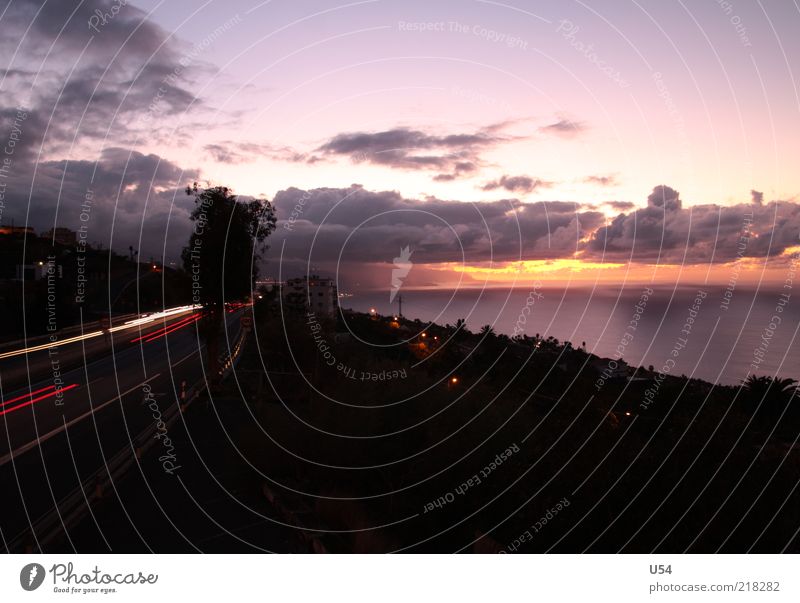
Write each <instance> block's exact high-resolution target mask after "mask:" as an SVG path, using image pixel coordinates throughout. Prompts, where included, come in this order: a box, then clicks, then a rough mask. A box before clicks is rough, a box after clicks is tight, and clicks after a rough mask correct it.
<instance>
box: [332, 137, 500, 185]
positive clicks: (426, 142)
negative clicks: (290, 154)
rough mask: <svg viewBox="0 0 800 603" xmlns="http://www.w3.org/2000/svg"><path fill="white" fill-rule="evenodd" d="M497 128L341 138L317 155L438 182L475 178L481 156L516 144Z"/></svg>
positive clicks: (334, 139)
mask: <svg viewBox="0 0 800 603" xmlns="http://www.w3.org/2000/svg"><path fill="white" fill-rule="evenodd" d="M505 125H506V124H494V125H491V126H488V127H486V128H484V129H483V130H480V131H478V132H475V133H468V134H448V135H436V134H429V133H427V132H423V131H421V130H414V129H410V128H395V129H393V130H385V131H382V132H349V133H343V134H338V135H336V136H334V137H333V138H331V139H330V140H329V141H328V142H326V143H325V144H323V145H321V146H320V147H319V148H318V149H317V151H318V152H320V153H323V154H325V155H340V156H347V157H349V158H350V159H351V160H352V161H354V162H356V163H362V162H368V163H372V164H375V165H383V166H388V167H391V168H395V169H403V170H435V171H437V172H439V174H438V175H436V177H435V178H434V179H435V180H438V181H448V180H454V179H456V178H461V177H464V176H468V175H472V174H473V173H474V172H475V171H476V170H477V169H478V168H479V167H480V166H481V165H483V162H482V160H481V153H482V152H483V151H484V150H486V149H490V148H493V147H496V146H498V145H500V144H502V143H504V142H507V141H509V140H512V139H511V138H510V137H508V136H504V135H502V134H500V133H499V131H500V130H501V129H502V128H503V127H505Z"/></svg>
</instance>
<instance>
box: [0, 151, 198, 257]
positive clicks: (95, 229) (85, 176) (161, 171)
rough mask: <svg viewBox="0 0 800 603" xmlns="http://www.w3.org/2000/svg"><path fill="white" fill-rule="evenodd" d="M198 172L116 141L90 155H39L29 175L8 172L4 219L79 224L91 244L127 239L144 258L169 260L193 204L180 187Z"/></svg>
mask: <svg viewBox="0 0 800 603" xmlns="http://www.w3.org/2000/svg"><path fill="white" fill-rule="evenodd" d="M198 176H199V174H198V171H197V170H194V169H183V168H181V167H180V166H178V165H176V164H174V163H172V162H170V161H168V160H166V159H164V158H162V157H159V156H158V155H154V154H143V153H139V152H137V151H131V150H129V149H123V148H118V147H113V148H109V149H106V150H104V151H103V153H102V154H101V156H100V157H99V159H98V160H97V161H96V162H94V161H86V160H78V161H67V160H57V161H43V162H41V163H39V164H38V166H37V168H36V178H35V179H33V174H32V173H31V172H30V171H24V172H20V171H15V172H14V175H13V177H12V178H11V179H9V181H8V187H7V189H6V195H5V205H6V207H5V211H4V212H3V223H9V222H10V221H11V220H12V219H13V220H14V221H15V223H16V224H18V225H27V226H32V227H33V228H34V229H35V230H36V231H37V232H41V231H44V230H47V229H49V228H51V227H52V226H53V224H54V223H55V224H57V225H58V226H65V227H67V228H71V229H73V230H76V231H77V230H78V229H79V228H80V227H81V226H85V227H86V228H87V229H88V231H87V233H88V240H89V242H90V243H93V242H98V243H101V244H102V245H103V246H104V247H105V248H109V247H113V248H115V249H127V247H128V246H129V245H133V246H134V247H135V248H137V249H140V252H141V256H142V257H148V256H151V255H152V256H153V257H157V258H160V257H162V255H166V257H168V258H173V259H174V258H177V257H178V255H179V253H180V250H181V248H182V247H183V246H184V245H185V244H186V242H187V241H188V239H189V233H190V230H191V222H190V221H189V214H190V213H191V211H192V209H193V206H194V204H193V201H192V200H191V198H189V197H187V196H186V195H185V193H184V192H183V190H182V189H183V188H184V187H185V186H186V185H187V184H188V183H190V182H192V181H193V180H195V179H197V178H198ZM87 199H88V210H87V209H86V207H85V206H84V204H85V203H87ZM82 213H84V214H85V216H84V217H87V216H88V220H82V219H81V214H82ZM26 216H27V217H28V219H29V222H27V223H26ZM140 238H141V242H140Z"/></svg>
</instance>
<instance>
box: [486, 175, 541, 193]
mask: <svg viewBox="0 0 800 603" xmlns="http://www.w3.org/2000/svg"><path fill="white" fill-rule="evenodd" d="M553 184H554V183H553V182H549V181H547V180H541V179H539V178H532V177H530V176H501V177H500V179H499V180H493V181H491V182H487V183H486V184H484V185H483V186H482V187H481V188H482V190H485V191H493V190H496V189H498V188H502V189H505V190H507V191H509V192H511V193H532V192H533V191H535V190H536V189H539V188H550V187H552V186H553Z"/></svg>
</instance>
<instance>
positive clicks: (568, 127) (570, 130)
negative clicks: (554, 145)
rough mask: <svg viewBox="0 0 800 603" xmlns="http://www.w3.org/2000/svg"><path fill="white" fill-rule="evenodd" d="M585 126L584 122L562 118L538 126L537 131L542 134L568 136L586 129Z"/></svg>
mask: <svg viewBox="0 0 800 603" xmlns="http://www.w3.org/2000/svg"><path fill="white" fill-rule="evenodd" d="M586 128H587V126H586V124H585V123H584V122H581V121H573V120H571V119H566V118H562V119H559V120H558V121H557V122H554V123H551V124H548V125H546V126H542V127H541V128H539V131H540V132H542V133H543V134H552V135H555V136H562V137H565V138H569V137H572V136H576V135H578V134H580V133H581V132H583V131H584V130H586Z"/></svg>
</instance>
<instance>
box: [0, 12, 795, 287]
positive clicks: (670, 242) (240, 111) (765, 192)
mask: <svg viewBox="0 0 800 603" xmlns="http://www.w3.org/2000/svg"><path fill="white" fill-rule="evenodd" d="M799 30H800V7H798V5H797V3H796V2H795V1H793V0H792V1H789V0H771V1H765V0H757V1H755V2H743V1H741V0H740V1H738V2H736V1H732V0H701V1H699V2H691V3H689V2H685V1H683V2H681V1H678V2H669V3H665V2H660V1H643V0H641V1H632V0H630V1H628V0H620V1H619V2H613V3H609V2H597V1H595V2H580V1H572V0H562V1H535V2H534V1H529V2H494V1H486V0H484V1H475V0H461V1H441V2H421V1H416V0H413V1H404V2H390V1H387V0H366V1H357V2H347V3H338V2H325V1H321V0H313V1H312V0H291V1H289V0H271V1H267V2H264V1H258V0H250V1H240V0H226V1H225V2H221V1H217V0H211V1H206V2H189V1H184V0H169V1H162V0H141V1H138V2H135V1H133V2H128V3H125V2H123V1H122V0H116V1H101V0H87V1H85V2H66V1H55V0H50V1H48V2H41V1H37V2H35V1H22V0H12V1H11V2H0V49H2V54H1V55H0V56H2V57H3V58H2V59H1V60H0V100H1V101H2V103H0V107H2V108H1V109H0V119H1V120H2V127H0V145H2V146H4V151H3V152H4V154H5V159H8V160H9V161H10V162H11V163H10V164H6V170H5V172H0V194H2V195H3V196H2V198H0V203H1V205H0V212H1V213H0V224H3V225H8V224H10V223H11V221H12V220H13V221H14V223H15V224H16V225H24V224H28V225H31V226H33V227H34V228H35V229H36V230H37V231H40V230H46V229H48V228H50V227H52V226H53V225H59V226H67V227H70V228H78V227H79V226H81V225H82V224H84V225H85V226H87V227H88V228H89V230H90V233H91V234H90V237H89V238H90V240H93V241H97V242H98V243H101V244H103V245H104V246H105V247H112V248H115V249H119V250H123V251H124V250H127V249H128V246H129V245H132V246H134V247H135V248H137V249H139V250H140V257H145V258H146V257H154V258H158V259H163V260H164V261H165V262H168V263H169V262H174V261H177V260H178V257H179V253H180V249H181V247H182V246H183V245H185V243H186V241H187V240H188V236H189V232H190V229H191V224H190V222H189V220H188V215H189V212H190V211H191V209H192V201H191V199H190V198H188V197H186V195H185V194H184V193H183V192H182V190H183V189H184V188H185V186H186V185H187V184H188V183H190V182H192V181H195V180H197V181H199V182H201V183H202V184H207V185H218V184H221V185H227V186H230V187H232V188H233V189H234V190H235V191H236V192H237V193H239V194H240V195H242V196H244V197H258V198H265V199H269V200H271V201H272V202H274V204H275V206H276V211H277V213H278V217H279V220H280V221H279V223H278V229H277V230H276V232H275V233H274V234H273V235H272V237H270V245H271V247H270V250H269V251H268V252H267V254H266V255H265V259H266V261H265V263H264V266H263V269H262V272H263V273H264V274H266V275H270V276H279V275H280V276H283V277H284V278H285V277H287V276H296V275H298V274H303V273H306V272H309V271H311V270H314V271H318V272H323V273H336V274H337V275H341V276H342V278H343V279H344V281H345V282H348V283H355V282H358V283H361V284H365V285H374V286H380V284H381V283H382V282H383V281H385V280H386V279H387V278H388V277H387V274H388V271H390V270H391V268H392V265H393V264H392V262H393V260H394V258H395V257H397V256H398V255H399V253H400V250H401V249H402V248H404V247H406V246H408V247H409V248H410V249H412V250H413V251H412V256H411V257H412V261H413V262H414V267H415V268H414V271H413V272H412V273H411V274H409V277H408V278H409V280H408V283H407V284H408V285H409V286H419V287H429V286H438V287H447V286H453V285H454V284H457V283H461V284H464V283H467V284H475V285H477V284H482V283H489V284H508V283H516V282H518V281H520V280H521V281H523V282H529V281H530V280H532V279H540V280H546V281H553V282H567V281H569V282H583V281H587V282H593V281H600V282H621V281H626V282H627V281H635V282H640V281H641V282H651V281H657V282H671V281H681V282H718V283H727V282H729V281H730V279H731V278H733V277H735V278H737V279H741V280H742V281H746V282H751V283H758V282H760V281H767V282H770V283H773V284H778V285H780V283H781V282H783V281H784V280H785V278H786V274H787V270H789V269H790V267H791V261H792V259H793V258H794V257H795V254H796V253H797V251H798V250H800V239H798V233H799V232H800V209H799V208H798V205H797V195H798V192H799V191H800V170H797V168H796V166H797V165H798V158H799V157H798V155H800V153H799V152H798V140H800V95H799V94H798V86H797V81H798V76H800V73H798V61H799V60H800V38H798V36H797V35H796V32H797V31H799ZM9 150H10V151H11V153H8V151H9ZM87 198H90V199H91V204H92V210H91V212H90V217H89V218H87V219H86V220H85V221H82V216H83V217H86V214H85V212H83V213H82V209H81V208H82V207H85V204H86V199H87Z"/></svg>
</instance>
